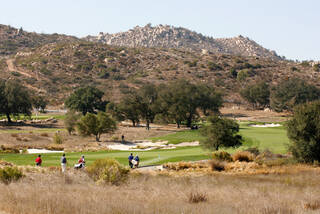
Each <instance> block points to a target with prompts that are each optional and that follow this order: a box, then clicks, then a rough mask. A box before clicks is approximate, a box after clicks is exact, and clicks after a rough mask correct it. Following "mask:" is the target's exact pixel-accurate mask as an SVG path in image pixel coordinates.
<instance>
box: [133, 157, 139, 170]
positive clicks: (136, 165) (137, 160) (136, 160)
mask: <svg viewBox="0 0 320 214" xmlns="http://www.w3.org/2000/svg"><path fill="white" fill-rule="evenodd" d="M134 160H135V162H136V163H135V165H134V167H135V168H138V167H139V161H140V158H139V156H138V155H136V157H135V158H134Z"/></svg>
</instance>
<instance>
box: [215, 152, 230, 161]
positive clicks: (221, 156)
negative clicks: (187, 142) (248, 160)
mask: <svg viewBox="0 0 320 214" xmlns="http://www.w3.org/2000/svg"><path fill="white" fill-rule="evenodd" d="M212 159H216V160H221V161H228V162H230V161H232V157H231V155H230V154H229V153H228V152H225V151H217V152H213V153H212Z"/></svg>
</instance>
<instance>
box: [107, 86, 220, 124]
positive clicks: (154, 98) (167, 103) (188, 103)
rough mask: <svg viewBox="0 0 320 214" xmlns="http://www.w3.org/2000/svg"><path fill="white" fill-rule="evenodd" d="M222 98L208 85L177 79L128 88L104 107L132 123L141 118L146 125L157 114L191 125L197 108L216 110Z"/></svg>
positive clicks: (197, 110)
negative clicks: (116, 101)
mask: <svg viewBox="0 0 320 214" xmlns="http://www.w3.org/2000/svg"><path fill="white" fill-rule="evenodd" d="M222 101H223V100H222V94H221V93H219V92H217V91H216V90H215V89H214V88H213V87H211V86H208V85H203V84H193V83H190V82H188V81H185V80H178V81H174V82H171V83H169V84H161V85H159V86H155V85H152V84H146V85H144V86H142V87H141V88H139V89H136V90H131V91H130V93H127V94H126V95H125V96H124V97H123V98H122V99H121V101H120V103H118V104H115V103H109V104H108V106H107V111H108V112H110V113H111V114H112V115H113V116H114V117H116V118H118V119H119V120H124V119H128V120H131V121H132V124H133V126H135V125H136V124H137V123H139V122H140V121H141V120H145V121H146V126H147V129H149V124H150V123H152V122H153V121H154V119H155V117H156V116H157V115H158V116H161V117H162V118H164V119H166V121H169V122H174V123H176V124H177V127H180V125H181V124H182V123H186V125H187V127H191V125H192V123H193V121H194V120H195V119H197V118H198V117H199V111H202V113H203V114H204V115H209V113H210V112H214V113H217V112H218V111H219V108H220V107H221V106H222Z"/></svg>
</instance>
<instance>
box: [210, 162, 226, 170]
mask: <svg viewBox="0 0 320 214" xmlns="http://www.w3.org/2000/svg"><path fill="white" fill-rule="evenodd" d="M210 166H211V169H212V171H218V172H220V171H224V170H225V167H226V163H225V162H224V161H219V160H215V159H213V160H211V161H210Z"/></svg>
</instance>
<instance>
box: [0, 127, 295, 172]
mask: <svg viewBox="0 0 320 214" xmlns="http://www.w3.org/2000/svg"><path fill="white" fill-rule="evenodd" d="M251 125H252V123H250V122H241V123H240V134H241V135H242V136H243V138H244V143H243V145H242V146H241V147H239V148H228V149H225V151H227V152H229V153H233V152H235V151H237V150H245V149H248V148H252V147H256V148H258V149H259V150H261V151H263V150H266V149H268V150H270V151H272V152H274V153H280V154H284V153H286V145H287V144H288V143H289V140H288V138H287V135H286V129H285V127H284V126H283V125H282V126H279V127H252V126H251ZM203 139H204V137H203V136H202V135H201V134H200V131H199V130H184V131H178V132H175V133H172V134H167V135H163V136H160V137H154V138H150V139H148V140H152V141H153V142H156V141H168V144H179V143H182V142H192V141H201V140H203ZM221 150H224V149H223V148H222V149H221ZM130 152H132V153H134V155H136V154H138V155H139V157H140V159H141V163H140V165H141V166H146V165H156V164H162V163H167V162H179V161H198V160H204V159H208V158H210V154H211V152H210V151H209V150H206V149H204V148H202V147H201V146H189V147H179V148H174V149H155V150H149V151H143V150H141V151H113V150H105V151H92V152H90V151H89V152H69V153H68V152H67V153H66V157H67V160H68V166H73V165H74V164H75V163H76V162H77V160H78V159H79V157H80V156H81V155H82V154H83V155H85V159H86V163H87V165H90V164H91V163H92V162H93V161H94V160H96V159H101V158H114V159H116V160H117V161H119V162H120V163H121V164H123V165H127V157H128V155H129V153H130ZM36 156H37V154H0V159H2V160H4V161H8V162H12V163H14V164H16V165H34V160H35V158H36ZM60 156H61V153H48V154H42V159H43V166H59V165H60Z"/></svg>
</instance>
